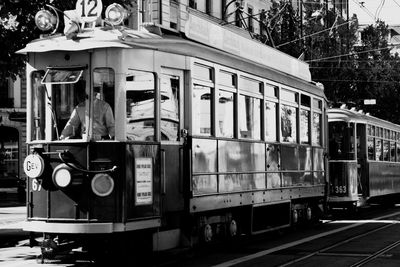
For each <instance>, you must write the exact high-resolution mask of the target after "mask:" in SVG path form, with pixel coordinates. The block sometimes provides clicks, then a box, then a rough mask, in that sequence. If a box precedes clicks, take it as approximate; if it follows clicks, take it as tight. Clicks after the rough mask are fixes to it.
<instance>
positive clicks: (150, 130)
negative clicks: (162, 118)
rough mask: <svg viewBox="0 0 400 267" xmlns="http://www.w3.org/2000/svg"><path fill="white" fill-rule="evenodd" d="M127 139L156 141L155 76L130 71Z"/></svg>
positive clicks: (127, 79) (127, 78) (127, 80)
mask: <svg viewBox="0 0 400 267" xmlns="http://www.w3.org/2000/svg"><path fill="white" fill-rule="evenodd" d="M126 123H127V124H126V139H127V140H139V141H154V125H155V123H154V75H153V74H152V73H148V72H142V71H130V72H129V73H128V74H127V76H126Z"/></svg>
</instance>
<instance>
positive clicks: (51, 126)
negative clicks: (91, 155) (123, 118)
mask: <svg viewBox="0 0 400 267" xmlns="http://www.w3.org/2000/svg"><path fill="white" fill-rule="evenodd" d="M94 73H95V75H94V79H93V81H94V86H93V87H94V91H93V92H92V93H90V92H89V91H88V89H87V88H89V87H90V86H89V84H88V83H87V81H86V77H87V76H88V73H87V72H86V71H85V70H84V68H83V67H82V68H54V69H53V68H49V69H48V70H47V72H46V74H45V75H44V78H43V80H42V81H39V79H38V77H39V74H40V73H39V74H38V73H34V75H33V77H32V116H31V120H32V123H31V125H32V127H31V128H32V130H31V140H67V139H83V140H85V141H87V140H89V139H88V138H90V140H93V141H98V140H104V139H110V138H112V137H113V136H114V135H115V133H114V112H113V108H112V107H111V105H112V106H113V102H114V100H113V98H114V73H113V71H109V70H108V69H107V70H106V71H104V69H102V70H101V71H99V70H95V71H94ZM42 76H43V75H42ZM89 95H92V96H93V97H92V98H91V99H89V97H88V96H89ZM104 95H105V96H104ZM104 97H106V98H107V99H105V98H104ZM105 100H107V101H105ZM108 102H110V103H111V105H110V104H108ZM91 105H92V107H93V108H92V110H93V112H89V110H90V106H91ZM86 125H90V126H91V127H92V128H90V129H89V128H88V127H86Z"/></svg>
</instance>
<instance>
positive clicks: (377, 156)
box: [375, 138, 383, 161]
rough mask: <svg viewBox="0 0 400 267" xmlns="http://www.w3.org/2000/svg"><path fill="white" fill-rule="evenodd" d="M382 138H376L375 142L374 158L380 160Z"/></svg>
mask: <svg viewBox="0 0 400 267" xmlns="http://www.w3.org/2000/svg"><path fill="white" fill-rule="evenodd" d="M382 159H383V158H382V140H381V139H378V138H377V139H376V143H375V160H379V161H382Z"/></svg>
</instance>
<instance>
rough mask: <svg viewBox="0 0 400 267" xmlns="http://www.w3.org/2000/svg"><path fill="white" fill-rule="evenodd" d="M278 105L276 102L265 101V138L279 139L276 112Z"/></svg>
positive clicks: (267, 139) (269, 139)
mask: <svg viewBox="0 0 400 267" xmlns="http://www.w3.org/2000/svg"><path fill="white" fill-rule="evenodd" d="M277 107H278V105H277V104H276V103H274V102H269V101H267V102H265V140H266V141H277V140H276V139H277V138H276V125H277V122H276V114H277Z"/></svg>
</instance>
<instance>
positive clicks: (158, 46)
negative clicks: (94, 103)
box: [17, 28, 325, 97]
mask: <svg viewBox="0 0 400 267" xmlns="http://www.w3.org/2000/svg"><path fill="white" fill-rule="evenodd" d="M101 48H122V49H124V48H126V49H129V48H141V49H152V50H158V51H163V52H170V53H176V54H181V55H186V56H192V57H196V58H199V59H204V60H209V61H211V62H215V63H218V64H221V65H225V66H229V67H232V68H235V69H240V70H242V71H244V72H247V73H251V74H254V75H258V76H260V77H264V78H266V79H269V80H272V81H274V82H278V83H281V84H284V85H287V86H291V87H294V88H298V89H301V90H304V91H306V92H309V93H312V94H315V95H318V96H320V97H325V95H324V92H323V89H321V88H320V87H319V86H317V85H316V84H315V83H313V82H309V81H306V80H303V79H300V78H298V77H295V76H293V75H290V74H288V73H285V72H282V71H279V70H276V69H273V68H271V67H268V66H265V65H262V64H260V63H257V62H254V61H251V60H249V59H246V58H243V57H240V56H237V55H234V54H231V53H228V52H225V51H222V50H219V49H216V48H213V47H209V46H206V45H204V44H200V43H197V42H194V41H191V40H188V39H185V38H182V37H179V36H176V35H163V36H160V35H157V34H154V33H150V32H146V31H134V30H124V31H122V32H121V31H119V30H116V29H107V30H105V29H101V28H95V29H94V30H93V31H89V32H84V33H80V34H79V35H78V36H77V38H76V39H74V40H67V39H66V37H65V36H64V35H56V36H50V37H47V38H41V39H37V40H34V41H32V42H30V43H29V44H27V46H26V47H25V48H23V49H21V50H19V51H17V53H20V54H26V53H43V52H50V51H83V50H90V49H101Z"/></svg>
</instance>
